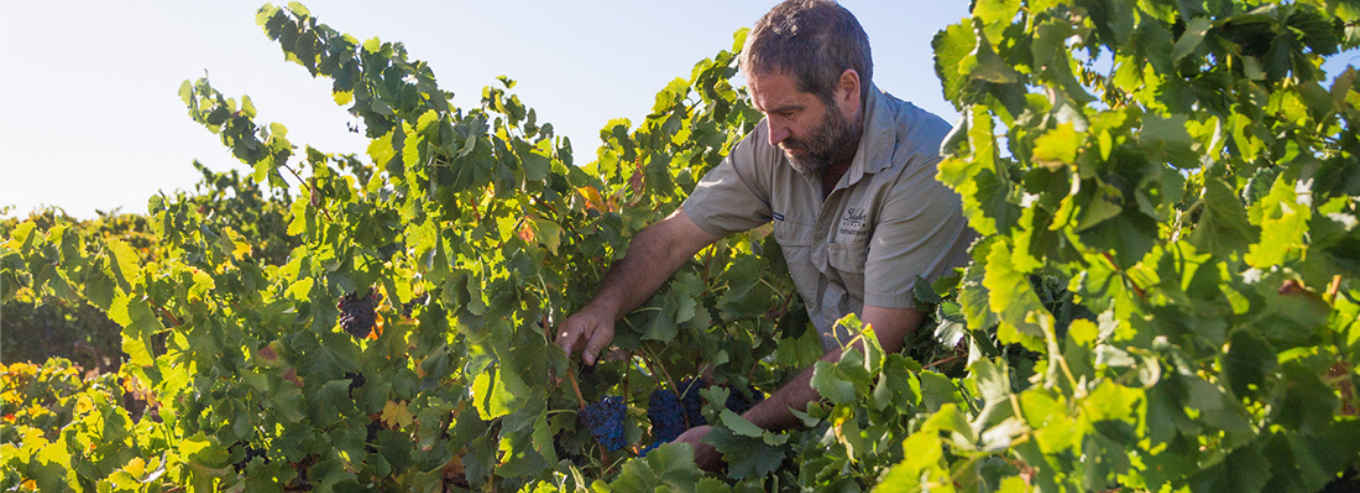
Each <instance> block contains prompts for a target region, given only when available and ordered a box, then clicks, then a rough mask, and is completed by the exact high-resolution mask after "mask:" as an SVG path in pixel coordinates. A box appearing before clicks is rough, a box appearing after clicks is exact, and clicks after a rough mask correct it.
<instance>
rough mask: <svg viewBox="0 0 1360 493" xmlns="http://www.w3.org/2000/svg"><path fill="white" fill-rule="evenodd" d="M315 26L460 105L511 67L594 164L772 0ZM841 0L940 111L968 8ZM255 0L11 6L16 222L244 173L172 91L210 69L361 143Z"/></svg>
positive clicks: (3, 199)
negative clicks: (944, 75) (946, 69)
mask: <svg viewBox="0 0 1360 493" xmlns="http://www.w3.org/2000/svg"><path fill="white" fill-rule="evenodd" d="M303 3H304V4H305V5H306V6H307V7H308V9H309V10H311V12H312V14H314V15H315V16H316V17H318V18H319V19H320V20H321V22H323V23H326V24H329V25H331V26H332V27H334V28H335V29H337V30H339V31H341V32H345V33H349V34H351V35H353V36H355V37H356V38H359V39H368V38H371V37H374V36H377V37H379V38H381V39H382V40H384V41H402V42H404V43H405V44H406V47H407V49H408V50H409V52H410V54H411V55H412V56H413V57H415V58H419V59H424V60H427V61H429V62H430V64H431V66H432V67H433V68H434V71H435V75H436V76H437V77H438V79H439V82H440V85H441V86H442V87H444V88H445V89H446V90H451V91H454V92H455V93H456V96H455V98H454V103H455V104H456V105H459V106H463V107H471V106H475V105H476V104H477V101H478V99H479V98H480V94H481V88H482V87H483V86H486V85H489V84H492V83H494V82H495V78H496V76H499V75H507V76H510V77H511V78H513V79H516V80H517V81H518V82H519V85H518V86H517V87H516V88H515V90H514V91H515V92H516V93H517V94H519V96H520V98H521V100H522V101H524V102H525V103H526V104H527V105H529V106H530V107H533V108H536V109H537V110H538V115H539V119H540V121H548V122H552V123H553V125H554V127H555V128H556V129H557V132H558V134H559V135H566V136H569V137H570V138H571V139H572V143H573V146H574V147H575V149H576V152H577V153H578V155H577V160H578V162H589V161H590V157H591V156H593V155H594V149H595V147H596V146H597V145H598V142H599V141H598V131H599V129H600V127H602V126H603V125H604V123H605V122H607V121H608V120H610V119H612V118H618V117H627V118H630V119H632V120H633V121H634V122H636V121H639V120H640V119H641V117H642V116H643V115H645V114H646V113H647V112H648V110H649V109H650V108H651V106H652V103H653V99H654V98H653V96H654V95H655V94H656V92H657V91H658V90H660V89H661V88H663V87H664V86H665V85H666V83H667V82H669V81H670V80H671V79H673V78H675V77H678V76H688V74H689V71H690V68H691V67H692V66H693V64H694V63H695V62H697V61H699V60H700V59H703V58H705V57H708V56H711V55H713V54H714V53H717V51H718V50H721V49H726V48H728V47H730V46H731V44H732V33H733V31H735V30H736V29H737V28H739V27H742V26H749V25H751V24H752V23H754V22H755V20H756V19H758V18H759V17H760V16H761V15H762V14H763V13H764V12H765V11H767V10H768V9H769V8H770V7H771V6H773V5H774V3H775V2H773V1H762V2H747V1H718V0H691V1H685V2H657V1H639V0H628V1H612V0H611V1H593V2H563V1H547V0H503V1H497V2H476V1H464V0H455V1H446V2H404V1H387V2H373V1H365V2H359V1H340V0H327V1H310V2H303ZM843 4H844V5H845V6H846V7H847V8H849V9H850V10H851V11H852V12H854V13H855V14H856V15H857V16H858V17H859V19H860V21H861V23H862V24H863V25H864V26H865V30H866V31H867V32H868V33H869V37H870V42H871V43H872V46H873V49H874V61H875V65H876V67H875V69H876V77H875V82H877V83H878V84H879V86H880V87H882V88H884V89H885V90H887V91H889V92H892V93H894V94H896V95H898V96H899V97H902V98H904V99H908V100H912V101H914V102H916V103H917V104H918V105H920V106H922V107H924V108H926V109H928V110H931V111H934V112H936V113H939V114H941V115H942V116H944V117H945V118H946V119H948V120H950V121H953V119H954V118H955V114H954V113H953V111H952V109H951V108H950V106H949V105H948V104H947V103H946V102H945V101H944V100H943V98H942V96H941V95H940V88H939V83H938V82H937V80H936V78H935V75H934V71H933V68H932V66H933V65H932V54H931V50H930V38H931V37H932V36H933V35H934V33H935V32H936V31H938V30H939V29H940V28H942V27H944V26H945V25H947V24H949V23H952V22H956V21H957V20H958V19H960V18H961V17H963V16H965V15H966V14H967V2H964V1H961V0H960V1H950V2H931V5H929V6H925V5H924V2H903V1H884V2H872V1H856V0H845V1H844V2H843ZM260 5H261V3H256V2H247V1H238V0H219V1H212V2H170V1H150V0H130V1H118V2H109V1H89V0H77V1H60V0H49V1H42V2H20V1H16V0H3V2H2V3H0V206H3V205H12V206H15V208H14V210H13V211H11V215H14V214H18V215H23V214H26V213H27V212H28V211H29V210H31V209H33V208H34V207H37V206H39V205H44V204H45V205H55V206H59V207H62V208H64V209H65V210H66V211H67V212H68V213H70V214H72V215H75V216H77V217H84V218H88V217H93V216H94V215H95V210H96V209H99V210H110V209H113V208H115V207H122V208H123V210H124V211H126V212H145V209H146V201H147V198H149V197H150V196H151V195H153V194H155V193H157V191H165V192H166V193H172V192H173V191H174V190H176V189H190V188H192V186H193V184H194V183H195V182H196V181H197V177H196V176H195V173H196V172H195V171H194V170H193V168H192V166H190V163H191V162H192V161H193V160H195V159H197V160H200V161H201V162H203V163H204V164H206V165H208V167H210V168H212V169H216V170H227V169H232V168H238V169H243V167H242V165H240V164H239V163H238V162H237V161H236V160H235V159H233V158H232V157H231V156H230V155H229V154H228V153H227V152H226V151H225V150H224V148H223V147H222V145H221V144H220V143H219V141H218V140H217V136H215V135H213V134H211V133H209V132H208V131H207V130H205V129H203V128H202V127H200V126H198V125H197V124H195V123H193V122H192V121H191V120H190V119H189V118H188V116H187V115H186V110H185V108H184V107H183V105H182V103H181V102H180V101H179V98H178V96H177V91H178V88H179V85H180V83H181V82H182V81H184V80H185V79H193V78H197V77H200V76H202V75H203V74H204V73H205V72H206V73H207V74H208V75H209V76H210V80H211V81H212V83H213V86H214V87H216V88H218V89H219V90H221V91H222V92H223V93H225V94H227V95H228V96H230V97H239V96H240V95H242V94H248V95H250V97H251V99H252V100H253V101H254V103H255V106H256V107H257V108H258V109H259V111H260V114H259V120H260V121H262V122H270V121H274V122H279V123H282V124H284V125H286V126H287V127H288V129H289V136H288V137H289V140H291V141H292V142H293V143H294V144H298V145H306V144H310V145H312V146H314V147H317V148H318V149H321V150H323V151H326V152H334V153H345V152H354V153H359V154H362V153H363V150H364V149H365V148H366V145H367V142H366V141H364V140H363V139H362V138H361V137H360V136H358V135H355V134H350V133H348V132H346V130H345V124H346V123H347V122H349V121H350V120H349V115H348V114H347V113H345V111H344V109H343V108H341V107H339V106H336V105H335V103H334V102H333V101H332V100H331V96H330V91H329V83H328V82H327V81H324V80H313V79H311V77H310V76H309V75H308V74H307V72H306V70H305V69H303V68H302V67H299V66H297V65H294V64H292V63H287V62H284V61H283V55H282V53H281V52H280V50H279V48H278V47H277V46H276V45H275V44H273V43H272V42H270V41H269V40H268V39H267V38H265V36H264V35H263V33H262V32H261V31H260V29H259V27H257V26H256V25H255V21H254V16H255V11H256V9H257V8H258V7H259V6H260Z"/></svg>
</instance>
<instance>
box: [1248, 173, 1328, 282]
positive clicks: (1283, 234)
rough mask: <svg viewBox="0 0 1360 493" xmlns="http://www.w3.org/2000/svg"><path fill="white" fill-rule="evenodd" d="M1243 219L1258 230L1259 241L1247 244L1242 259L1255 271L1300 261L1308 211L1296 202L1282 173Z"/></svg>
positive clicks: (1294, 194) (1303, 247)
mask: <svg viewBox="0 0 1360 493" xmlns="http://www.w3.org/2000/svg"><path fill="white" fill-rule="evenodd" d="M1247 216H1248V218H1249V219H1250V221H1251V223H1252V225H1254V226H1257V227H1259V228H1261V241H1260V242H1258V243H1256V244H1253V245H1251V248H1250V251H1249V252H1247V254H1246V256H1245V257H1243V260H1246V262H1247V263H1248V264H1251V265H1252V266H1254V267H1257V268H1263V269H1264V268H1270V267H1271V266H1278V265H1284V264H1285V263H1286V262H1289V261H1292V260H1294V259H1299V258H1302V256H1303V254H1304V252H1305V251H1306V250H1307V249H1308V246H1307V242H1306V240H1305V237H1306V235H1307V232H1308V220H1309V219H1310V217H1311V210H1310V209H1309V208H1308V207H1307V206H1304V205H1302V204H1299V203H1298V194H1297V192H1295V190H1294V183H1293V182H1292V181H1290V180H1287V179H1286V177H1285V176H1284V175H1283V174H1282V175H1280V176H1279V177H1278V178H1276V180H1275V182H1274V185H1272V186H1271V188H1270V193H1269V194H1268V195H1266V196H1265V197H1264V198H1263V199H1261V200H1260V201H1259V202H1257V203H1255V204H1253V205H1252V206H1251V209H1249V210H1248V212H1247Z"/></svg>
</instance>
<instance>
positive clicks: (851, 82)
mask: <svg viewBox="0 0 1360 493" xmlns="http://www.w3.org/2000/svg"><path fill="white" fill-rule="evenodd" d="M836 95H837V96H838V97H837V98H836V99H837V101H836V104H838V105H840V107H841V111H842V112H844V113H846V114H851V115H853V114H855V113H857V112H859V110H860V107H859V104H860V99H861V98H860V93H859V72H856V71H855V69H853V68H847V69H845V71H844V72H841V76H840V78H839V79H836Z"/></svg>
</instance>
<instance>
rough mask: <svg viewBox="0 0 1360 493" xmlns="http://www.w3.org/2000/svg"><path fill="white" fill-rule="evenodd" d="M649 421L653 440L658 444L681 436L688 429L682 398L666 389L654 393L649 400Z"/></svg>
mask: <svg viewBox="0 0 1360 493" xmlns="http://www.w3.org/2000/svg"><path fill="white" fill-rule="evenodd" d="M647 420H648V421H651V423H652V438H653V439H655V440H656V443H665V442H669V441H671V440H674V439H675V437H678V436H680V434H681V433H684V432H685V429H686V428H687V427H686V426H685V410H684V408H683V407H682V406H681V405H680V396H678V395H675V392H673V391H670V390H666V389H656V390H654V391H652V396H651V397H650V398H648V399H647Z"/></svg>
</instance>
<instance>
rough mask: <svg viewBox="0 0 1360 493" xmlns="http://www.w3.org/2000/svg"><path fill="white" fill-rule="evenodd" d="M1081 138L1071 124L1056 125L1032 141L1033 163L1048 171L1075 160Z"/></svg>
mask: <svg viewBox="0 0 1360 493" xmlns="http://www.w3.org/2000/svg"><path fill="white" fill-rule="evenodd" d="M1080 146H1081V136H1080V135H1078V134H1077V131H1076V130H1075V129H1074V127H1073V126H1072V124H1071V123H1064V124H1062V125H1058V128H1055V129H1053V130H1049V131H1048V132H1046V133H1044V134H1043V135H1041V136H1039V138H1037V139H1034V161H1035V162H1036V163H1038V164H1039V165H1040V166H1043V167H1045V168H1048V169H1058V168H1061V167H1064V166H1067V165H1069V164H1072V163H1073V162H1075V161H1076V160H1077V148H1078V147H1080Z"/></svg>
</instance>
